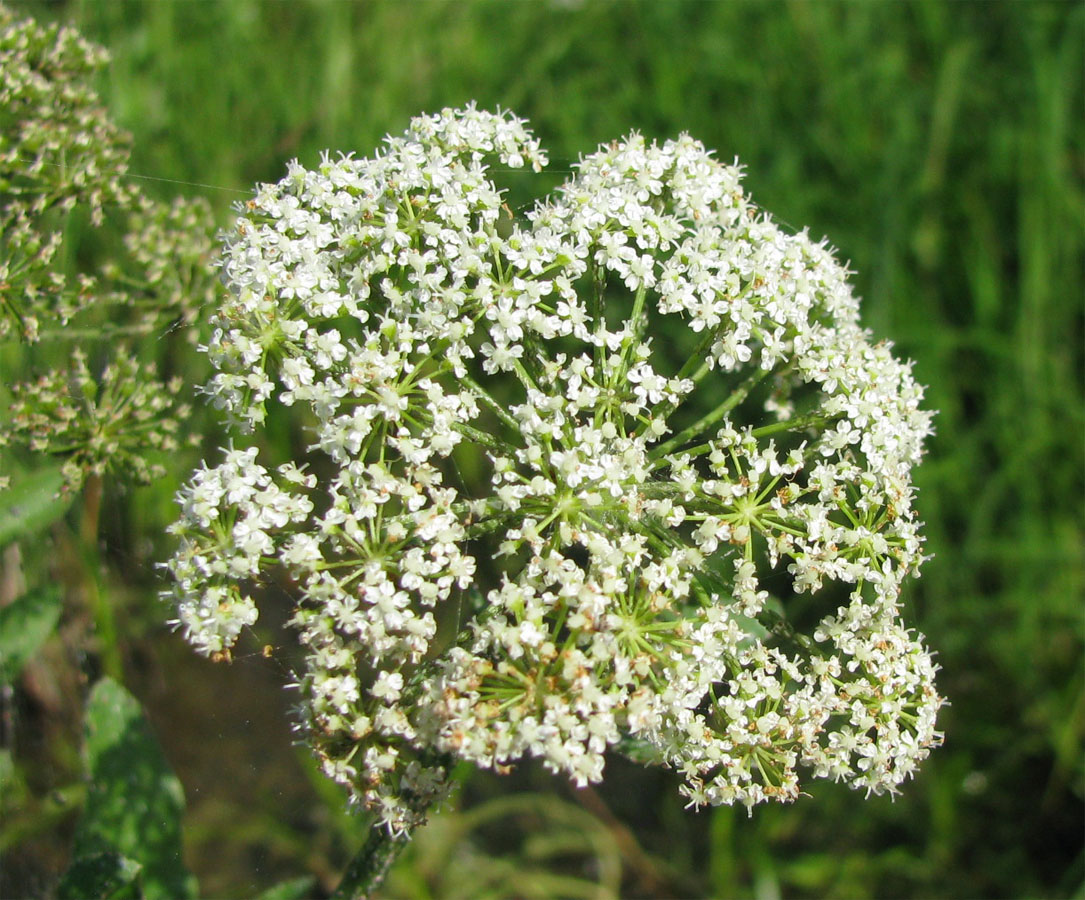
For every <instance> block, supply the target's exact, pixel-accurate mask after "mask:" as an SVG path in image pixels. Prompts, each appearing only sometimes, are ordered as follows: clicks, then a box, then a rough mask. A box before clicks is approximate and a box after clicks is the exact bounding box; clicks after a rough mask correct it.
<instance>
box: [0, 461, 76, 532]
mask: <svg viewBox="0 0 1085 900" xmlns="http://www.w3.org/2000/svg"><path fill="white" fill-rule="evenodd" d="M63 487H64V476H63V475H62V474H61V469H60V466H55V467H49V468H45V469H38V470H36V471H34V472H30V473H29V474H27V475H24V476H23V477H21V478H19V479H18V480H16V479H15V478H12V483H11V487H10V488H8V489H7V490H6V491H0V547H2V546H3V545H4V544H8V543H11V541H13V540H15V539H16V538H20V537H30V536H31V535H33V534H35V533H36V532H38V531H40V530H41V529H43V528H45V527H46V526H48V525H52V524H53V522H55V521H56V520H57V519H59V518H60V517H61V516H62V515H64V513H66V512H67V511H68V507H69V506H71V505H72V501H73V500H74V499H75V494H74V493H65V494H62V493H61V489H62V488H63Z"/></svg>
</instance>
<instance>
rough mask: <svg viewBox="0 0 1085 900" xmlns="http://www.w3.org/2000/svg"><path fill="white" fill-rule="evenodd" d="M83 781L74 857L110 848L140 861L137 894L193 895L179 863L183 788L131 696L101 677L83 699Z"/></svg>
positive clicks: (150, 898) (176, 898) (172, 898)
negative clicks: (140, 888) (84, 790)
mask: <svg viewBox="0 0 1085 900" xmlns="http://www.w3.org/2000/svg"><path fill="white" fill-rule="evenodd" d="M86 760H87V772H88V774H89V776H90V785H89V788H88V791H87V802H86V806H85V807H84V809H83V818H82V819H81V820H80V822H79V825H78V827H77V829H76V835H75V849H74V854H73V855H74V858H75V859H76V860H79V859H82V858H84V857H89V856H92V855H94V854H96V853H101V852H110V851H112V852H117V853H120V854H122V855H123V856H125V857H126V858H128V859H131V860H135V861H136V862H138V863H140V864H141V865H142V867H143V868H142V873H141V875H142V880H143V896H145V897H147V898H148V900H155V898H168V900H179V898H186V897H194V896H196V882H195V878H193V876H192V875H191V874H189V873H188V871H187V870H186V869H185V867H184V865H183V863H182V862H181V814H182V812H183V810H184V803H185V801H184V793H183V791H182V789H181V782H180V781H178V779H177V776H176V775H174V774H173V772H172V771H171V770H170V768H169V766H168V764H167V763H166V760H165V758H164V757H163V756H162V751H161V750H160V749H159V747H158V743H157V742H156V741H155V739H154V737H153V736H152V735H151V732H150V729H149V727H148V725H147V722H146V720H145V719H144V718H143V712H142V710H141V709H140V705H139V702H138V701H137V700H136V699H135V698H134V697H133V696H132V695H131V694H129V693H128V692H127V691H126V690H125V689H124V688H123V687H121V686H120V685H119V684H117V683H116V682H115V681H113V680H112V679H109V678H103V679H102V680H101V681H99V682H98V683H97V684H96V685H95V686H94V689H93V690H92V691H91V693H90V697H89V698H88V700H87V713H86Z"/></svg>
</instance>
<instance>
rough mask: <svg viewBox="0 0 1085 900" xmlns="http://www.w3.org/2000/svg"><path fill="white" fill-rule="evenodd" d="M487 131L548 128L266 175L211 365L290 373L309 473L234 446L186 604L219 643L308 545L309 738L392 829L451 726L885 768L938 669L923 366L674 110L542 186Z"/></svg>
mask: <svg viewBox="0 0 1085 900" xmlns="http://www.w3.org/2000/svg"><path fill="white" fill-rule="evenodd" d="M495 161H496V162H497V163H498V164H499V167H500V168H501V169H512V168H518V167H521V166H524V165H525V164H527V165H530V166H532V167H534V168H535V169H536V170H538V169H540V168H541V167H542V166H543V165H544V164H545V156H544V154H543V152H542V151H541V150H540V148H539V146H538V144H537V142H536V141H535V139H534V138H533V137H532V136H531V134H530V133H529V132H528V131H526V130H525V127H524V123H523V122H521V121H520V120H518V119H516V118H514V117H512V116H510V115H504V114H497V115H495V114H490V113H486V112H482V111H479V110H476V109H474V108H473V107H471V108H467V109H465V110H458V111H451V110H448V111H445V112H442V113H441V114H439V115H436V116H432V117H428V118H419V119H416V120H414V121H413V122H412V124H411V127H410V129H409V130H408V131H407V133H406V134H405V135H404V136H403V137H400V138H390V139H388V141H387V145H386V147H384V148H383V151H382V152H381V153H380V154H379V155H377V156H376V157H375V158H373V159H364V160H362V159H355V158H352V157H344V158H340V159H337V160H332V159H325V160H324V161H323V162H322V163H321V165H320V166H319V167H318V168H317V169H316V170H315V171H308V170H306V169H304V168H302V167H301V166H299V165H297V164H296V163H295V164H292V165H291V166H290V169H289V172H288V174H287V176H286V177H285V178H284V179H283V180H282V181H281V182H280V183H279V184H276V185H265V186H263V187H262V188H261V189H260V190H259V192H258V195H257V197H256V198H255V199H254V200H253V201H251V202H250V203H249V204H248V206H247V207H246V208H245V209H244V210H243V212H242V215H241V216H240V219H239V221H238V225H237V230H236V232H235V233H234V234H233V235H232V236H231V237H230V239H229V240H228V241H227V246H226V250H225V255H224V260H223V274H224V280H225V283H226V285H227V287H228V289H229V296H228V298H227V299H226V301H225V302H224V304H223V306H222V307H221V309H220V311H219V313H218V316H217V319H216V331H215V334H214V336H213V338H212V340H211V341H210V344H209V347H208V352H209V354H210V356H211V359H212V361H213V362H214V364H215V366H216V368H217V370H218V374H217V375H216V376H215V378H214V380H213V381H212V383H211V384H210V385H209V388H208V392H209V394H210V396H211V398H212V400H213V402H215V403H216V404H217V405H218V406H220V407H221V408H223V409H224V410H226V411H227V413H228V414H229V416H230V417H231V420H232V421H233V422H234V423H235V425H236V426H238V430H239V432H251V431H252V430H253V429H255V428H258V427H259V426H260V425H261V423H262V422H263V421H264V418H265V414H266V410H267V407H268V404H276V405H279V406H287V407H291V406H292V407H295V409H296V411H297V412H298V413H300V414H301V421H302V422H303V423H305V424H306V426H307V427H308V428H310V429H311V431H312V435H313V440H312V446H311V448H310V450H311V455H310V459H309V460H308V466H309V473H310V474H306V473H304V472H302V471H299V469H297V468H296V467H294V466H286V467H280V468H279V469H277V470H275V471H271V470H268V469H266V468H264V467H263V466H260V465H258V464H257V462H256V456H257V453H256V450H255V449H250V450H244V451H242V450H235V449H231V450H230V451H229V452H228V453H227V455H226V459H225V461H224V462H223V463H222V464H221V465H220V466H218V467H217V468H215V469H209V470H202V471H200V472H198V473H197V474H196V475H195V477H194V478H193V480H192V482H191V483H190V485H189V486H188V487H186V488H185V489H184V491H183V492H182V495H181V502H182V506H183V514H182V518H181V520H180V521H179V522H178V523H177V525H176V526H175V529H174V530H175V532H176V533H177V534H178V535H179V536H180V539H181V548H180V550H179V551H178V553H177V555H176V557H175V558H174V560H173V562H172V563H171V569H172V572H173V575H174V576H175V587H174V590H173V597H174V600H175V602H176V604H177V608H178V610H179V612H178V621H179V623H180V624H181V625H182V626H183V628H184V630H185V633H186V635H187V637H188V638H189V640H190V641H191V642H192V643H193V644H194V645H195V646H196V647H197V648H198V649H200V650H201V651H203V652H206V653H215V652H218V653H223V652H228V651H229V648H230V646H231V645H232V643H233V642H234V640H235V639H236V637H237V635H238V632H239V629H240V628H241V627H242V626H243V625H246V624H251V623H252V621H253V620H254V619H255V616H256V607H255V605H254V601H253V600H252V599H250V597H251V596H252V594H251V592H250V591H251V586H252V585H253V584H254V583H255V582H256V581H258V580H259V579H260V578H261V577H263V576H264V575H267V574H270V573H272V572H279V573H285V575H286V576H287V577H288V578H289V580H290V583H291V584H292V586H293V587H292V589H293V590H294V591H295V592H296V595H297V597H298V604H297V611H296V615H295V618H294V623H295V625H296V626H297V628H298V629H299V632H300V636H301V641H302V643H303V645H304V647H305V650H306V669H305V672H304V673H303V675H302V676H301V678H300V685H299V686H300V688H301V692H302V696H303V698H304V718H305V722H306V724H307V727H308V731H309V735H310V740H311V743H312V744H313V746H314V748H315V750H316V752H317V753H318V754H319V756H320V758H321V759H322V762H323V764H324V768H325V770H326V771H327V772H328V773H329V774H330V775H331V776H333V777H334V778H336V779H337V780H339V781H340V782H342V783H343V784H345V785H348V786H349V787H350V788H351V789H352V791H353V793H354V796H355V797H356V798H357V799H359V800H360V801H361V802H362V803H364V804H365V805H366V806H367V807H369V808H371V809H374V810H377V811H378V812H379V814H380V816H381V818H382V819H383V821H384V822H385V823H386V824H387V826H388V827H389V828H390V829H392V830H393V831H401V830H405V829H409V828H410V827H412V826H414V825H415V824H417V823H418V822H420V821H421V820H422V819H423V818H424V816H425V812H426V810H427V809H428V807H429V806H430V805H431V804H432V803H433V802H434V800H435V799H436V798H437V797H439V796H440V794H441V791H442V788H443V787H444V785H445V782H446V779H447V769H448V766H449V764H450V763H452V762H454V761H456V760H469V761H471V762H473V763H476V764H478V765H482V766H489V767H494V768H497V769H501V768H503V767H505V766H507V765H508V764H511V763H512V762H514V761H515V760H517V759H520V758H522V757H524V756H533V757H537V758H540V759H541V760H542V761H543V762H544V764H545V765H546V766H547V767H549V768H550V769H552V770H554V771H558V772H565V773H567V774H568V775H569V776H570V777H571V778H572V779H573V780H574V781H575V782H576V783H577V784H586V783H588V782H592V781H597V780H599V779H600V778H601V777H602V774H603V768H604V754H605V752H606V751H607V750H608V749H614V750H617V751H619V752H621V751H626V752H629V753H630V754H631V755H635V756H636V758H638V759H645V758H650V759H651V760H653V761H655V762H658V763H661V764H666V765H670V766H673V767H675V768H677V769H679V770H681V771H682V773H683V774H684V776H685V779H686V780H685V786H684V791H685V792H686V794H687V795H688V797H689V799H690V801H691V803H694V804H703V803H713V804H716V803H733V802H736V801H737V802H741V803H744V804H747V805H748V806H752V805H753V804H755V803H757V802H759V801H762V800H764V799H769V798H772V799H780V800H787V799H793V798H795V797H796V796H797V795H798V793H799V790H800V787H799V780H798V777H799V776H798V772H799V770H800V769H802V768H805V769H806V770H808V771H809V772H810V773H812V774H813V775H818V776H826V777H832V778H834V779H843V780H845V781H848V782H850V783H852V784H854V785H856V786H859V787H862V788H865V789H866V790H867V791H869V792H874V793H880V792H883V791H895V790H896V789H897V786H898V785H899V783H900V782H901V781H902V780H903V779H904V778H906V777H907V776H908V775H909V774H910V773H911V772H912V771H913V770H914V768H915V765H916V763H917V762H918V761H919V760H921V759H923V758H924V757H925V756H926V755H927V753H928V751H929V749H930V748H931V747H932V746H934V745H936V744H937V743H938V742H939V741H940V735H939V733H938V732H937V731H936V730H935V714H936V712H937V710H938V708H939V706H940V705H941V704H942V702H943V701H942V699H941V698H940V697H939V696H938V694H937V693H936V691H935V688H934V684H933V676H934V674H935V671H936V668H937V667H936V666H935V665H934V664H933V663H932V661H931V658H930V656H929V654H928V653H927V651H926V650H925V649H924V648H923V646H922V644H921V642H920V640H921V638H920V636H918V635H914V634H913V633H912V632H910V631H909V630H908V629H907V628H905V626H904V625H903V624H902V623H901V620H900V615H899V607H898V595H899V593H900V587H901V583H902V581H903V580H904V578H905V577H906V576H908V575H910V574H914V573H915V571H916V569H917V567H918V566H919V564H920V562H921V559H922V555H921V539H920V537H919V534H918V523H917V520H916V517H915V514H914V512H913V510H912V493H913V490H912V487H911V483H910V470H911V467H912V466H913V465H914V464H915V463H916V462H917V461H918V459H919V457H920V454H921V444H922V441H923V439H924V437H925V435H926V434H927V433H928V432H929V428H930V416H929V414H928V413H926V412H924V411H922V410H920V408H919V402H920V399H921V396H922V391H921V389H920V388H919V387H918V386H917V385H916V384H915V383H914V381H913V380H912V376H911V373H910V369H909V367H908V366H907V365H905V364H902V363H900V362H898V361H896V360H895V359H894V358H893V357H892V355H891V353H890V348H889V347H888V346H887V345H885V344H872V343H871V342H870V340H869V336H868V335H867V333H866V332H865V331H863V330H862V328H861V327H860V326H859V325H858V306H857V301H856V299H855V298H854V297H853V295H852V293H851V291H850V288H849V287H848V284H847V281H846V276H847V272H846V271H845V269H843V268H842V267H841V266H840V265H839V264H838V263H837V262H836V261H835V259H834V258H833V255H832V253H831V252H830V251H829V250H828V249H827V248H826V247H825V246H824V244H818V243H814V242H812V241H811V240H810V239H809V238H808V237H807V235H806V234H798V235H793V234H788V233H785V232H784V231H782V230H781V229H780V228H779V227H778V226H777V225H776V224H774V222H773V221H772V220H771V219H770V218H769V217H768V216H766V215H764V214H763V213H761V212H759V211H758V210H757V209H756V208H755V207H754V206H753V205H752V204H751V203H750V201H749V200H748V199H747V197H746V196H745V195H744V194H743V193H742V189H741V184H740V176H741V173H740V170H739V169H738V168H737V167H735V166H727V165H723V164H721V163H719V162H717V161H716V160H715V159H714V158H713V157H712V155H711V154H710V153H709V152H707V151H706V150H705V149H704V147H703V146H702V145H701V144H699V143H698V142H696V141H694V140H693V139H691V138H689V137H685V136H683V137H681V138H679V139H678V140H675V141H668V142H667V143H665V144H663V145H662V146H658V145H655V144H649V143H647V142H646V141H645V140H644V139H642V138H641V137H639V136H638V135H635V134H634V135H631V136H630V137H628V138H626V139H625V140H622V141H618V142H615V143H613V144H611V145H608V146H606V147H603V148H601V149H600V150H599V151H598V152H596V153H594V154H592V155H590V156H588V157H586V158H584V159H582V160H581V161H580V163H579V164H578V165H577V167H576V170H575V173H574V175H573V176H572V177H571V179H570V180H569V181H568V182H567V183H565V184H564V185H563V186H562V187H561V188H560V189H559V190H558V191H557V192H556V194H555V195H553V196H552V197H551V198H549V199H547V200H544V201H541V202H539V203H538V204H537V205H536V206H535V208H534V209H533V210H532V211H531V212H530V213H529V214H528V215H527V216H526V218H525V220H523V221H515V220H514V219H513V218H512V216H511V211H510V210H508V208H507V207H505V206H504V205H503V199H502V193H501V192H500V191H499V190H498V188H497V187H495V185H494V184H493V183H492V182H491V180H490V178H491V174H493V173H492V172H491V170H489V169H488V165H489V164H491V163H493V162H495ZM679 353H681V354H682V355H681V356H678V354H679ZM683 359H684V360H685V361H684V362H683ZM800 624H801V627H800Z"/></svg>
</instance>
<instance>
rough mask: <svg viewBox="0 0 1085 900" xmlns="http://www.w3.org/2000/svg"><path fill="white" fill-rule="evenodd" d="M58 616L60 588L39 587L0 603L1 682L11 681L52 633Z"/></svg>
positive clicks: (7, 682) (8, 682)
mask: <svg viewBox="0 0 1085 900" xmlns="http://www.w3.org/2000/svg"><path fill="white" fill-rule="evenodd" d="M59 618H60V589H59V588H56V587H41V588H37V589H35V590H33V591H28V592H27V593H25V594H23V595H22V596H21V597H18V598H16V599H15V601H14V602H12V603H9V604H8V605H7V606H4V607H0V684H10V683H11V682H12V681H14V680H15V679H16V678H17V677H18V675H19V673H20V672H21V671H22V669H23V666H24V665H26V662H27V660H29V659H30V657H32V656H33V655H34V654H35V653H36V652H37V651H38V648H39V647H40V646H41V645H42V644H43V643H44V641H45V639H46V638H47V637H49V635H51V634H52V633H53V630H54V629H55V628H56V624H57V620H58V619H59Z"/></svg>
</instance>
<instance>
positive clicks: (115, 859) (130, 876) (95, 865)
mask: <svg viewBox="0 0 1085 900" xmlns="http://www.w3.org/2000/svg"><path fill="white" fill-rule="evenodd" d="M142 869H143V867H142V866H141V865H140V864H139V863H138V862H136V861H135V860H133V859H128V858H127V857H125V856H123V855H121V854H120V853H115V852H111V851H106V852H102V853H92V854H91V855H89V856H84V857H80V858H79V859H77V860H76V861H75V862H74V863H72V865H71V868H69V869H68V871H67V872H65V873H64V877H63V878H62V879H61V881H60V885H59V886H58V887H57V897H58V898H59V900H91V898H103V900H106V898H108V900H128V898H140V897H142V896H143V893H142V892H141V891H140V889H139V873H140V871H141V870H142Z"/></svg>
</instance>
